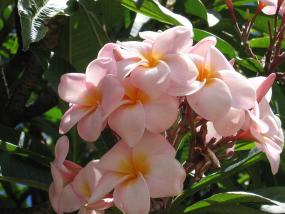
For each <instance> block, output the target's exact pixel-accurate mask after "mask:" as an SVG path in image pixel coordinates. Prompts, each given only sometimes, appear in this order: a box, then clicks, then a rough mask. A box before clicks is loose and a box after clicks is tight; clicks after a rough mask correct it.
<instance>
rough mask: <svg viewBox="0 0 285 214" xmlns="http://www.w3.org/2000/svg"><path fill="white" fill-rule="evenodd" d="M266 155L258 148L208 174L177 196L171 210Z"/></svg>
mask: <svg viewBox="0 0 285 214" xmlns="http://www.w3.org/2000/svg"><path fill="white" fill-rule="evenodd" d="M264 157H265V156H264V154H263V153H260V152H259V151H258V150H256V149H253V150H251V151H250V152H249V154H248V156H247V157H246V158H244V159H242V160H241V161H239V162H237V163H235V164H231V165H229V166H226V167H225V168H222V169H221V170H220V171H219V172H215V173H213V174H211V175H208V176H206V177H205V178H203V179H202V180H201V181H199V182H197V183H195V184H194V185H192V186H191V187H190V188H189V189H187V190H185V192H184V193H182V194H181V195H179V196H177V197H176V199H175V200H174V202H173V205H172V208H171V210H173V211H175V210H176V209H178V207H179V204H181V203H182V202H183V201H184V200H186V199H187V198H189V197H190V196H192V195H193V194H194V193H196V192H197V191H199V190H201V189H203V188H205V187H206V186H208V185H210V184H213V183H216V182H218V181H221V180H223V179H224V178H226V177H228V176H230V175H233V174H235V173H237V172H239V171H241V170H244V169H246V168H247V167H249V166H251V165H253V164H255V163H256V162H258V161H260V160H262V159H263V158H264Z"/></svg>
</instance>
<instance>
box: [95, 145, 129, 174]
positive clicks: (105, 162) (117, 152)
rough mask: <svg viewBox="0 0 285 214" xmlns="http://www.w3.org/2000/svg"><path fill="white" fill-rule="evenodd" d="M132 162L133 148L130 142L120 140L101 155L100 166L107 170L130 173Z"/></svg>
mask: <svg viewBox="0 0 285 214" xmlns="http://www.w3.org/2000/svg"><path fill="white" fill-rule="evenodd" d="M131 164H132V157H131V148H130V147H129V146H128V144H126V143H125V142H123V141H122V140H120V141H119V142H117V143H116V144H115V145H114V146H113V147H112V149H110V150H109V151H108V152H107V153H106V154H104V155H103V156H102V157H101V159H100V162H99V163H98V168H99V169H102V170H105V171H106V170H108V171H113V172H118V173H129V170H128V169H129V168H131V167H132V166H131ZM122 166H126V167H122Z"/></svg>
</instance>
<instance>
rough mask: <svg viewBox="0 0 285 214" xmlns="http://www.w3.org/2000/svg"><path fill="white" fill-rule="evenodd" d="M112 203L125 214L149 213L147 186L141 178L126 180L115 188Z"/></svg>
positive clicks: (139, 176)
mask: <svg viewBox="0 0 285 214" xmlns="http://www.w3.org/2000/svg"><path fill="white" fill-rule="evenodd" d="M114 202H115V204H116V206H117V207H119V208H120V209H121V210H123V211H124V212H126V213H139V214H147V213H149V211H150V195H149V191H148V186H147V184H146V182H145V180H144V178H143V177H142V175H140V174H139V175H138V176H137V178H135V179H131V180H127V181H125V182H124V183H122V184H120V185H119V186H117V187H116V188H115V191H114Z"/></svg>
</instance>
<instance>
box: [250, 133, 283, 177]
mask: <svg viewBox="0 0 285 214" xmlns="http://www.w3.org/2000/svg"><path fill="white" fill-rule="evenodd" d="M250 131H251V134H252V135H253V136H254V137H255V138H256V139H257V140H258V141H259V143H257V147H258V148H259V149H261V150H262V151H263V152H265V154H266V156H267V158H268V160H269V163H270V166H271V170H272V174H274V175H275V174H276V173H277V172H278V169H279V165H280V153H281V152H282V148H281V147H280V146H279V145H277V144H276V143H275V142H273V141H272V140H271V139H269V138H267V139H266V140H265V139H264V137H263V136H261V135H260V134H259V133H258V132H256V130H255V129H251V130H250Z"/></svg>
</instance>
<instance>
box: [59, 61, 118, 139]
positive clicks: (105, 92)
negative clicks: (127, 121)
mask: <svg viewBox="0 0 285 214" xmlns="http://www.w3.org/2000/svg"><path fill="white" fill-rule="evenodd" d="M114 69H116V67H114V62H113V60H112V59H111V58H106V57H105V58H98V59H96V60H94V61H92V62H91V63H90V64H89V65H88V66H87V69H86V74H82V73H68V74H64V75H63V76H62V77H61V81H60V84H59V87H58V93H59V96H60V97H61V99H63V100H64V101H66V102H69V103H70V108H69V109H68V111H66V112H65V114H64V115H63V117H62V120H61V123H60V127H59V132H60V133H61V134H64V133H66V132H68V131H69V130H70V129H71V128H72V127H73V126H74V125H75V124H76V123H78V124H77V130H78V134H79V135H80V137H81V138H83V139H84V140H86V141H95V140H96V139H97V138H98V137H99V136H100V133H101V131H102V129H103V128H104V127H105V125H106V118H107V116H108V114H110V113H111V112H112V111H113V110H114V109H115V108H116V107H117V105H118V103H119V102H120V100H121V99H122V97H123V95H124V89H123V88H122V86H121V83H120V82H119V81H118V80H117V78H116V77H115V76H113V75H112V74H110V73H115V71H114Z"/></svg>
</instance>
